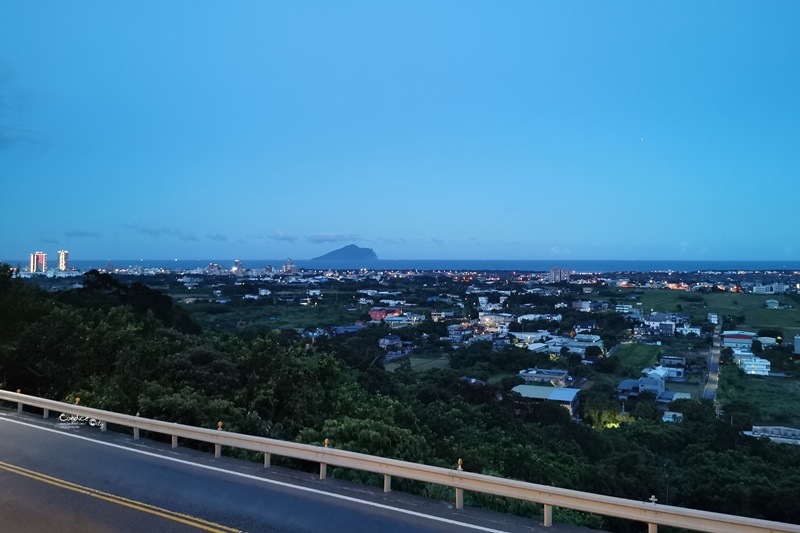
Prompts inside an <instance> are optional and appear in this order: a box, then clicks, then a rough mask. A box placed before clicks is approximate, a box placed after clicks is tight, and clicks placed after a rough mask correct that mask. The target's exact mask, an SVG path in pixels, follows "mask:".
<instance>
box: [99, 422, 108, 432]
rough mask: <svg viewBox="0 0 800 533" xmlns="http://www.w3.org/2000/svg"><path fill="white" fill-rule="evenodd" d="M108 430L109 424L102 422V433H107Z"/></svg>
mask: <svg viewBox="0 0 800 533" xmlns="http://www.w3.org/2000/svg"><path fill="white" fill-rule="evenodd" d="M107 429H108V422H106V421H105V420H103V421H102V422H100V431H106V430H107Z"/></svg>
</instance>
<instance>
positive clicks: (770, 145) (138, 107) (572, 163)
mask: <svg viewBox="0 0 800 533" xmlns="http://www.w3.org/2000/svg"><path fill="white" fill-rule="evenodd" d="M798 26H800V2H796V1H795V0H785V1H771V2H755V1H751V2H737V1H731V2H724V3H720V2H695V1H677V0H676V1H673V2H644V1H639V0H637V1H608V2H594V1H584V2H572V1H559V2H555V1H548V2H539V1H533V0H524V1H510V0H509V1H503V2H477V1H469V0H456V1H444V0H440V1H433V2H431V1H410V0H404V1H397V2H392V1H386V2H372V1H363V2H347V1H336V2H327V1H318V2H303V1H298V2H261V1H239V2H230V3H222V2H212V1H179V0H170V1H169V2H163V1H158V2H155V1H151V2H147V1H142V2H136V3H123V2H114V3H111V2H100V1H82V2H63V1H40V2H22V1H20V2H3V3H1V4H0V185H2V194H0V210H1V211H2V213H3V216H4V228H3V230H2V232H0V260H18V259H25V258H27V256H28V254H30V253H31V252H33V251H34V250H44V251H46V252H49V253H52V254H54V253H55V252H56V251H57V250H59V249H62V248H65V249H68V250H70V254H71V257H72V258H75V259H106V258H119V259H123V258H124V259H133V258H146V259H158V258H182V259H195V258H234V257H240V258H278V257H287V256H291V257H296V258H300V259H302V258H310V257H315V256H317V255H322V254H324V253H326V252H328V251H330V250H333V249H335V248H338V247H340V246H343V245H345V244H350V243H354V244H357V245H359V246H366V247H370V248H373V249H374V250H375V251H376V253H377V254H378V256H379V257H380V258H381V259H458V258H461V259H478V258H498V259H554V260H556V259H701V260H702V259H742V260H746V259H777V260H780V259H786V260H798V259H800V242H798V236H797V227H798V222H797V215H796V205H795V204H796V203H797V197H798V189H800V185H798V178H800V149H798V147H800V96H798V95H800V69H798V65H800V32H798V31H797V28H798Z"/></svg>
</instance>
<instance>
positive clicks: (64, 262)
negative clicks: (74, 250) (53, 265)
mask: <svg viewBox="0 0 800 533" xmlns="http://www.w3.org/2000/svg"><path fill="white" fill-rule="evenodd" d="M68 263H69V252H68V251H66V250H59V251H58V269H59V270H60V271H62V272H63V271H65V270H66V269H67V268H68Z"/></svg>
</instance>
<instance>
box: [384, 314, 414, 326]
mask: <svg viewBox="0 0 800 533" xmlns="http://www.w3.org/2000/svg"><path fill="white" fill-rule="evenodd" d="M383 320H384V322H386V325H387V326H389V327H390V328H392V329H394V328H402V327H405V326H410V325H411V324H413V323H414V321H413V320H412V319H411V318H409V317H408V316H387V317H386V318H384V319H383Z"/></svg>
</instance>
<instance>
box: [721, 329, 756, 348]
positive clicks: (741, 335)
mask: <svg viewBox="0 0 800 533" xmlns="http://www.w3.org/2000/svg"><path fill="white" fill-rule="evenodd" d="M755 338H756V334H755V333H750V332H749V331H723V332H722V347H723V348H747V349H750V348H751V347H752V346H753V340H754V339H755Z"/></svg>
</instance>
